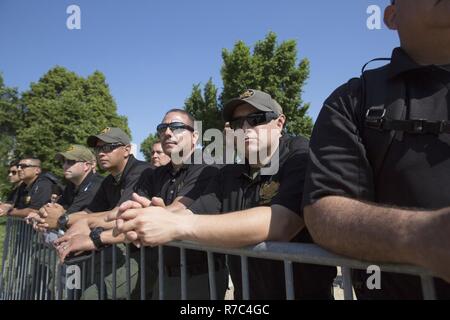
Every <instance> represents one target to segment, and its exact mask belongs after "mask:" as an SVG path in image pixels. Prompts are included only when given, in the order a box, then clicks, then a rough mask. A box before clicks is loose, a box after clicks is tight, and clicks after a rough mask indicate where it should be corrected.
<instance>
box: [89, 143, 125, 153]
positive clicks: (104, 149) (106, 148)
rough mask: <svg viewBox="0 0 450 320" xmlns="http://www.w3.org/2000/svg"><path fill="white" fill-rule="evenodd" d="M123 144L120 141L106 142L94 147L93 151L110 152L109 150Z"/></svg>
mask: <svg viewBox="0 0 450 320" xmlns="http://www.w3.org/2000/svg"><path fill="white" fill-rule="evenodd" d="M123 146H124V145H123V144H121V143H108V144H104V145H102V146H98V147H94V151H95V153H110V152H111V151H113V150H116V149H117V148H119V147H123Z"/></svg>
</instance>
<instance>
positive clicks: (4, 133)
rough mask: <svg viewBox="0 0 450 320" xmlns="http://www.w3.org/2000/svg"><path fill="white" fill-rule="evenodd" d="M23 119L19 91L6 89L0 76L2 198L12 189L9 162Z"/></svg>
mask: <svg viewBox="0 0 450 320" xmlns="http://www.w3.org/2000/svg"><path fill="white" fill-rule="evenodd" d="M21 119H22V108H21V107H20V104H19V97H18V93H17V89H15V88H9V87H6V86H5V84H4V81H3V76H2V75H1V74H0V198H3V197H4V196H5V195H6V193H7V191H8V190H9V189H10V185H9V183H8V181H7V172H8V171H7V170H8V166H9V162H10V161H11V160H13V158H14V150H15V145H16V135H17V131H18V130H19V128H20V124H21Z"/></svg>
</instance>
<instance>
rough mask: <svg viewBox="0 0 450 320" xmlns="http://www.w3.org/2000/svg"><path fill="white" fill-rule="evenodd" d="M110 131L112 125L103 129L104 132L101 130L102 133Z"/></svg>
mask: <svg viewBox="0 0 450 320" xmlns="http://www.w3.org/2000/svg"><path fill="white" fill-rule="evenodd" d="M110 131H111V128H110V127H106V128H105V129H103V130H102V132H100V134H106V133H108V132H110Z"/></svg>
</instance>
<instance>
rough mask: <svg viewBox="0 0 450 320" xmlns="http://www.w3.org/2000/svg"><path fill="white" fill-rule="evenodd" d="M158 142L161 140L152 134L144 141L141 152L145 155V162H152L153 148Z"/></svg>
mask: <svg viewBox="0 0 450 320" xmlns="http://www.w3.org/2000/svg"><path fill="white" fill-rule="evenodd" d="M158 140H159V138H158V136H157V135H156V134H152V133H150V135H149V136H148V137H147V138H145V140H144V141H142V143H141V148H140V150H141V152H142V154H143V155H144V158H145V161H147V162H150V160H151V158H152V153H151V152H152V146H153V144H154V143H155V142H156V141H158Z"/></svg>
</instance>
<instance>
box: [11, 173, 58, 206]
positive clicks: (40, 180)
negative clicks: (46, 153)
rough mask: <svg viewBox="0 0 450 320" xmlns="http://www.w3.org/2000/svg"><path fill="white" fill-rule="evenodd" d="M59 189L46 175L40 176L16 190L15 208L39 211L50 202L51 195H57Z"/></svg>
mask: <svg viewBox="0 0 450 320" xmlns="http://www.w3.org/2000/svg"><path fill="white" fill-rule="evenodd" d="M59 192H60V189H59V187H58V186H57V185H56V184H55V183H54V181H53V180H51V179H50V178H49V177H48V176H47V174H45V173H42V174H40V175H39V176H38V177H37V179H36V180H34V182H33V183H31V184H30V185H26V184H25V183H22V184H21V185H20V187H19V189H18V193H17V199H16V204H15V208H16V209H25V208H31V209H34V210H39V209H40V208H41V207H42V206H43V205H45V204H47V203H49V202H50V201H51V197H52V194H53V193H55V194H58V193H59Z"/></svg>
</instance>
